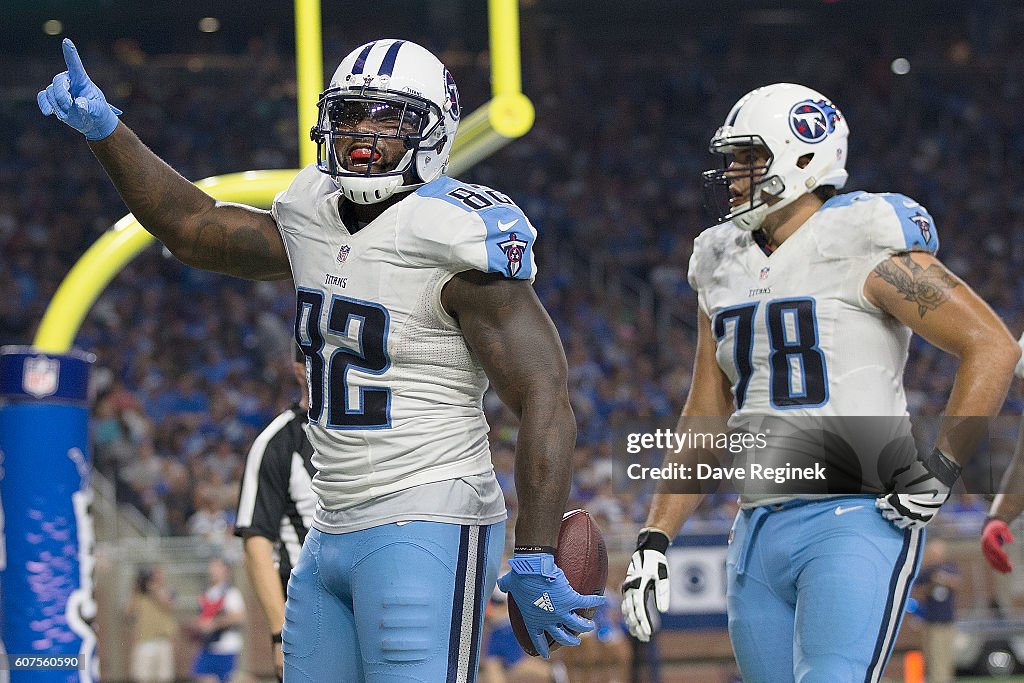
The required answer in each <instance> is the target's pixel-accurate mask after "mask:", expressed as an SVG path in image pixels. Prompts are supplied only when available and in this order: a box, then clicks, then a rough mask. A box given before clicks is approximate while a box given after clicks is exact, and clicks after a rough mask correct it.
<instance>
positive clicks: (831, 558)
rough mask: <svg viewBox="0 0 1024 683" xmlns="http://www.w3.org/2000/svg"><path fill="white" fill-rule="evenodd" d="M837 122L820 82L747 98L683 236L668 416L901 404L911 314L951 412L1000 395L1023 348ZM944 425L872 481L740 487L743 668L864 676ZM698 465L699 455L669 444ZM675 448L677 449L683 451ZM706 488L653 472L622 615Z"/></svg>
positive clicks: (640, 597)
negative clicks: (947, 368) (708, 190)
mask: <svg viewBox="0 0 1024 683" xmlns="http://www.w3.org/2000/svg"><path fill="white" fill-rule="evenodd" d="M848 131H849V129H848V127H847V123H846V121H845V119H844V118H843V116H842V114H841V113H840V111H839V110H838V109H837V108H836V107H835V106H834V105H833V104H832V103H831V102H830V101H829V100H828V99H827V98H825V97H824V96H823V95H821V94H820V93H818V92H816V91H814V90H812V89H810V88H806V87H804V86H800V85H794V84H788V83H779V84H774V85H770V86H766V87H763V88H759V89H757V90H754V91H753V92H751V93H749V94H747V95H746V96H744V97H743V98H742V99H740V100H739V101H738V102H737V103H736V105H735V106H734V107H733V108H732V110H731V111H730V112H729V115H728V116H727V118H726V120H725V123H724V125H723V126H722V127H721V128H719V129H718V132H717V133H716V134H715V136H714V137H713V139H712V141H711V151H712V152H714V153H717V154H721V155H724V156H725V163H724V164H723V168H722V169H721V170H715V171H709V172H707V173H705V180H706V182H707V184H708V185H709V186H711V187H712V188H715V187H717V188H718V189H721V190H726V191H727V193H726V199H727V202H726V205H725V206H724V207H723V211H722V216H721V221H722V222H721V223H720V224H719V225H716V226H715V227H712V228H710V229H708V230H706V231H704V232H703V233H702V234H701V235H700V236H699V237H698V238H697V239H696V241H695V243H694V250H693V257H692V259H691V262H690V274H689V278H690V283H691V285H692V287H693V288H694V289H695V290H696V292H697V297H698V302H699V313H698V322H697V353H696V358H695V360H694V372H693V382H692V385H691V387H690V393H689V396H688V398H687V401H686V405H685V407H684V408H683V412H682V416H681V418H680V423H679V427H678V431H679V432H680V433H682V432H684V431H685V430H686V424H687V421H689V420H693V419H695V418H700V417H710V418H715V419H717V421H718V422H719V423H721V424H724V422H725V420H726V418H728V417H729V416H731V417H732V419H733V422H734V423H735V420H736V419H737V418H747V419H758V418H768V419H776V418H778V417H780V416H787V417H789V416H794V415H796V416H808V417H809V418H810V419H817V418H823V417H830V416H842V417H847V416H893V417H899V416H906V399H905V396H904V391H903V385H902V377H903V367H904V364H905V362H906V358H907V351H908V345H909V341H910V337H911V332H912V331H913V332H916V333H918V334H920V335H921V336H922V337H924V338H925V339H926V340H928V341H929V342H931V343H932V344H934V345H936V346H938V347H939V348H941V349H943V350H945V351H947V352H949V353H952V354H954V355H955V356H957V357H958V358H959V360H960V366H959V370H958V372H957V376H956V381H955V384H954V387H953V391H952V394H951V395H950V397H949V402H948V404H947V406H946V415H947V416H991V415H995V414H997V413H998V411H999V408H1000V406H1001V405H1002V403H1003V401H1004V399H1005V396H1006V392H1007V388H1008V385H1009V378H1010V373H1011V371H1012V369H1013V367H1014V365H1015V364H1016V362H1017V359H1018V357H1019V355H1020V350H1019V349H1018V348H1017V345H1016V343H1015V342H1014V341H1013V339H1012V337H1010V335H1009V333H1008V331H1007V330H1006V328H1005V326H1004V325H1003V323H1002V322H1001V321H1000V320H999V318H998V317H997V316H996V315H995V314H994V313H993V311H992V310H991V309H990V308H989V307H988V306H987V305H986V304H985V302H983V301H982V300H981V299H980V298H979V297H978V296H977V295H976V294H975V293H974V292H972V291H971V289H970V288H969V287H968V286H967V285H966V284H965V283H964V282H963V281H962V280H960V279H959V278H957V277H956V276H955V275H953V274H952V273H950V272H949V271H948V270H947V269H946V268H945V267H944V266H943V265H942V263H940V262H939V261H938V260H937V259H936V257H935V256H934V254H935V251H936V248H937V246H938V235H937V233H936V232H935V227H934V224H933V222H932V219H931V216H930V215H929V214H928V212H927V211H926V210H925V209H924V207H922V206H921V205H920V204H918V203H917V202H916V201H914V200H912V199H910V198H908V197H904V196H902V195H898V194H870V193H866V192H854V193H851V194H837V191H838V190H839V189H841V188H842V187H843V185H844V184H845V183H846V179H847V172H846V169H845V165H846V143H847V136H848ZM968 437H969V435H968V436H965V437H964V438H963V439H961V438H960V435H959V433H954V432H953V430H951V429H949V428H948V425H944V426H943V428H942V429H941V430H940V433H939V436H938V439H937V441H936V443H935V450H934V451H933V452H931V453H930V454H928V455H923V456H917V457H916V459H915V458H914V457H912V458H911V462H912V464H910V465H909V466H907V467H906V468H905V469H897V471H896V472H895V474H894V477H893V480H892V482H891V485H892V488H891V489H889V490H888V492H887V493H884V494H883V495H881V496H878V497H877V498H876V497H875V496H870V497H857V496H852V495H851V496H844V497H835V496H833V497H828V496H821V495H819V496H800V495H786V492H785V491H781V492H777V493H776V495H774V496H772V495H768V496H765V495H758V494H757V493H753V494H746V493H744V494H743V495H742V496H741V498H740V503H741V510H740V512H739V514H738V516H737V518H736V522H735V524H734V527H733V532H732V534H731V537H732V540H731V543H730V547H729V553H728V560H727V574H728V590H727V593H728V611H729V633H730V637H731V639H732V643H733V649H734V652H735V654H736V658H737V661H738V663H739V666H740V670H741V672H742V675H743V678H744V680H748V681H757V682H758V683H775V682H779V683H782V682H786V681H794V680H795V681H801V682H802V683H809V682H811V681H828V682H829V683H836V682H845V681H851V682H852V681H858V682H862V681H877V680H879V678H880V676H881V675H882V671H883V669H884V668H885V663H886V660H887V659H888V657H889V654H890V652H891V651H892V646H893V643H894V641H895V638H896V633H897V631H898V628H899V623H900V617H901V615H902V613H903V611H904V602H905V600H906V597H907V594H908V592H909V589H910V586H911V583H912V581H913V577H914V575H915V573H916V571H917V566H918V562H919V556H920V549H921V544H922V541H923V531H922V528H923V527H924V525H925V524H927V523H928V521H929V520H931V519H932V517H933V516H934V515H935V513H936V512H937V510H938V508H939V506H940V505H941V504H942V503H943V501H945V499H946V498H947V497H948V495H949V491H950V487H952V486H953V484H954V483H955V481H956V479H957V478H958V476H959V471H960V465H961V463H962V461H963V459H965V458H966V456H967V455H968V454H969V451H968V450H967V449H966V448H964V444H963V443H961V442H963V441H965V440H968ZM669 457H671V458H673V462H682V463H687V462H689V463H690V464H691V465H692V464H693V463H694V462H695V459H696V458H698V457H700V454H698V453H696V452H695V451H692V450H691V451H686V450H684V451H683V453H682V454H681V456H669ZM676 458H681V461H677V460H676ZM700 499H701V498H700V495H699V494H693V495H681V494H674V493H670V492H669V491H668V490H667V489H665V488H661V489H659V491H658V492H657V493H656V495H655V497H654V500H653V502H652V505H651V510H650V512H649V515H648V517H647V522H646V526H645V528H644V529H642V530H641V533H640V538H639V540H638V544H637V549H636V552H635V553H634V555H633V557H632V561H631V563H630V566H629V569H628V574H627V578H626V581H625V584H624V599H623V613H624V615H625V618H626V622H627V624H628V626H629V628H630V630H631V632H632V633H633V634H634V635H635V636H637V637H638V638H640V639H642V640H646V639H648V638H649V637H650V635H651V620H650V615H649V614H648V612H647V608H646V598H647V597H648V593H649V592H653V593H654V594H655V595H654V598H655V600H654V602H655V604H656V607H657V609H659V610H660V611H665V610H666V609H667V608H668V606H669V579H668V564H667V561H666V557H665V552H666V549H667V548H668V546H669V544H670V542H671V539H672V538H674V537H675V536H676V534H678V533H679V530H680V529H681V527H682V525H683V524H684V522H685V521H686V519H687V518H688V517H689V516H690V515H691V514H692V513H693V511H694V510H695V509H696V508H697V506H698V504H699V503H700Z"/></svg>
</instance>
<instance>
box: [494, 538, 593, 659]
mask: <svg viewBox="0 0 1024 683" xmlns="http://www.w3.org/2000/svg"><path fill="white" fill-rule="evenodd" d="M508 566H509V569H510V570H511V571H509V573H508V574H505V575H504V576H503V577H501V578H500V579H498V588H500V589H501V590H502V591H503V592H505V593H508V594H509V595H511V596H512V597H513V598H515V600H516V605H517V606H518V607H519V611H520V612H521V613H522V615H523V623H524V624H526V630H527V632H529V634H530V640H531V641H533V646H534V647H535V648H536V649H537V652H538V653H539V654H540V655H541V656H542V657H544V658H545V659H547V658H548V656H549V655H550V654H551V653H550V651H549V649H548V639H547V635H546V634H547V633H550V634H551V637H552V638H554V639H555V640H556V641H557V642H559V643H561V644H562V645H579V644H580V639H579V638H577V637H576V636H574V635H573V634H572V633H569V632H568V631H567V630H566V629H567V628H569V629H572V630H573V631H575V632H576V633H586V632H588V631H593V630H594V622H593V621H591V620H590V619H585V618H584V617H581V616H579V615H578V614H574V613H573V610H578V609H589V608H591V607H597V606H598V605H601V604H603V603H604V596H603V595H580V594H579V593H577V592H576V591H574V590H573V589H572V586H570V585H569V580H568V579H566V578H565V574H563V573H562V570H561V569H559V567H558V565H556V564H555V558H554V557H553V556H552V555H550V554H549V553H536V554H533V553H531V554H527V553H521V554H518V553H517V554H516V555H513V556H512V559H511V560H509V561H508Z"/></svg>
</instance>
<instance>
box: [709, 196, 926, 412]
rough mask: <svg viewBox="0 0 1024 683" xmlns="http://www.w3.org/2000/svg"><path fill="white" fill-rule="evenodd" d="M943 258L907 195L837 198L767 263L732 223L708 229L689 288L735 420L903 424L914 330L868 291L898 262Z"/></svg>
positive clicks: (767, 258)
mask: <svg viewBox="0 0 1024 683" xmlns="http://www.w3.org/2000/svg"><path fill="white" fill-rule="evenodd" d="M937 249H938V235H937V233H936V232H935V227H934V224H933V222H932V219H931V216H930V215H929V214H928V212H927V211H926V210H925V209H924V207H922V206H921V205H920V204H918V203H917V202H915V201H913V200H912V199H909V198H907V197H904V196H903V195H899V194H870V193H866V192H854V193H850V194H844V195H839V196H837V197H834V198H832V199H830V200H829V201H828V202H826V203H825V205H824V206H822V208H821V209H820V210H819V211H818V212H817V213H815V214H814V215H813V216H812V217H811V218H810V219H809V220H808V221H807V223H805V224H804V225H803V226H802V227H801V228H800V229H799V230H797V231H796V232H795V233H794V234H793V235H792V236H791V237H790V238H789V239H787V240H786V241H785V242H783V244H782V245H781V246H780V247H779V248H778V249H776V250H775V252H774V253H772V254H771V255H770V256H768V255H767V254H765V252H764V251H763V250H762V249H761V247H760V246H759V245H758V244H757V243H756V242H755V240H754V237H753V234H752V233H749V232H745V231H742V230H740V229H738V228H736V227H735V226H734V225H732V224H731V223H725V224H723V225H719V226H715V227H713V228H710V229H708V230H705V231H704V232H703V233H702V234H701V235H700V236H699V237H698V238H697V240H696V241H695V242H694V250H693V257H692V259H691V261H690V271H689V279H690V284H691V286H692V287H693V288H694V289H695V290H696V291H697V295H698V300H699V302H700V307H701V309H702V310H703V311H704V312H705V313H706V314H707V315H708V317H709V318H710V319H711V322H712V331H713V333H714V336H715V339H716V344H717V352H716V353H717V358H718V364H719V365H720V366H721V368H722V370H723V371H724V372H725V374H726V375H727V376H728V378H729V380H730V381H731V382H732V385H733V396H734V398H735V404H736V413H735V416H736V417H737V418H744V417H754V416H758V415H770V414H780V412H781V411H784V412H785V414H787V415H802V414H806V415H817V416H832V415H834V416H861V415H864V416H870V415H896V416H898V415H905V414H906V410H907V406H906V396H905V394H904V391H903V366H904V364H905V363H906V360H907V350H908V346H909V342H910V330H909V329H908V328H907V327H906V326H904V325H903V324H902V323H900V322H898V321H897V320H895V319H894V318H892V317H891V316H889V315H887V314H885V313H884V312H882V311H881V310H879V309H878V308H877V307H875V306H874V305H872V304H871V303H870V302H869V301H868V300H867V299H866V298H865V297H864V282H865V281H866V279H867V278H868V276H869V275H870V273H871V271H872V270H873V269H874V268H875V266H877V265H878V264H879V263H880V262H882V261H883V260H884V259H886V258H888V257H890V256H892V255H893V254H897V253H901V252H906V251H911V250H915V251H926V252H931V253H934V252H935V251H936V250H937Z"/></svg>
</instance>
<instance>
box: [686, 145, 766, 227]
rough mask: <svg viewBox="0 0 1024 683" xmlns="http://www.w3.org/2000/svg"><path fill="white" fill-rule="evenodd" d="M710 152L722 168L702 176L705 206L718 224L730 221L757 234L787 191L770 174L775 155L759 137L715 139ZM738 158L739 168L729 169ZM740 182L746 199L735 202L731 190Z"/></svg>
mask: <svg viewBox="0 0 1024 683" xmlns="http://www.w3.org/2000/svg"><path fill="white" fill-rule="evenodd" d="M709 149H710V151H711V153H712V154H716V155H718V156H719V157H721V167H720V168H716V169H711V170H709V171H704V173H702V174H701V175H702V177H703V179H704V202H705V205H706V206H707V207H708V210H709V211H711V213H712V214H713V215H714V216H715V218H716V221H717V222H719V223H721V222H723V221H727V220H731V221H733V222H735V223H736V224H737V225H738V226H739V227H741V228H743V229H745V230H756V229H757V227H758V226H759V225H760V223H761V221H762V220H763V219H764V215H765V214H767V213H768V210H769V207H771V206H774V205H775V204H776V203H777V202H778V201H779V200H780V198H781V195H782V194H783V193H784V192H785V189H786V184H785V182H784V181H783V180H782V178H781V177H780V176H779V175H777V174H775V173H772V172H771V169H772V164H773V162H774V161H775V155H774V154H772V151H771V149H770V148H769V147H768V145H766V144H765V142H764V140H763V139H762V138H761V136H759V135H738V136H729V137H722V136H718V135H716V136H715V137H714V138H713V139H712V140H711V145H710V146H709ZM762 150H763V151H762ZM764 156H767V159H766V160H764V161H763V162H762V163H753V160H754V159H755V158H758V157H764ZM737 157H742V159H743V160H742V161H741V162H740V164H739V168H731V167H732V166H733V164H734V162H735V161H736V158H737ZM740 180H746V181H747V182H746V194H747V198H746V200H745V201H742V202H737V201H736V200H735V195H734V194H733V191H732V189H731V187H730V186H731V185H733V183H736V182H737V181H740ZM762 207H763V208H762ZM748 225H750V226H751V227H747V226H748Z"/></svg>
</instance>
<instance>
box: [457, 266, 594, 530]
mask: <svg viewBox="0 0 1024 683" xmlns="http://www.w3.org/2000/svg"><path fill="white" fill-rule="evenodd" d="M441 299H442V303H443V305H444V308H445V310H446V311H448V312H449V313H450V314H451V315H452V316H453V317H455V318H456V320H458V322H459V326H460V327H461V328H462V333H463V335H464V336H465V338H466V342H467V343H468V345H469V348H470V349H471V350H472V351H473V353H474V354H475V355H476V357H477V359H478V360H479V361H480V363H481V365H483V367H484V370H485V371H486V372H487V377H488V379H490V381H491V386H493V387H494V389H495V391H497V392H498V396H500V397H501V400H502V401H504V403H505V405H507V406H508V407H509V409H511V410H512V412H513V413H515V414H516V415H517V416H518V417H519V437H518V440H517V443H516V469H515V479H516V490H517V491H518V492H519V517H518V519H517V521H516V534H515V539H516V544H517V545H537V546H555V545H556V543H557V540H558V528H559V526H560V524H561V521H562V513H563V512H564V511H565V503H566V500H567V499H568V497H569V485H570V479H571V476H572V455H573V449H574V447H575V445H576V418H575V416H574V415H573V412H572V407H571V406H570V404H569V389H568V366H567V364H566V360H565V352H564V351H563V350H562V343H561V341H560V340H559V338H558V331H557V330H556V329H555V326H554V323H552V322H551V318H550V317H549V316H548V314H547V311H545V310H544V307H543V306H542V305H541V303H540V300H539V299H538V298H537V294H536V293H535V292H534V291H533V287H531V286H530V285H529V284H528V283H527V282H524V281H522V280H509V279H506V278H504V277H501V276H500V275H495V274H485V273H480V272H477V271H466V272H464V273H460V274H459V275H456V276H455V277H454V278H452V279H451V280H450V281H449V282H448V284H447V285H445V288H444V291H443V293H442V295H441Z"/></svg>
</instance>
